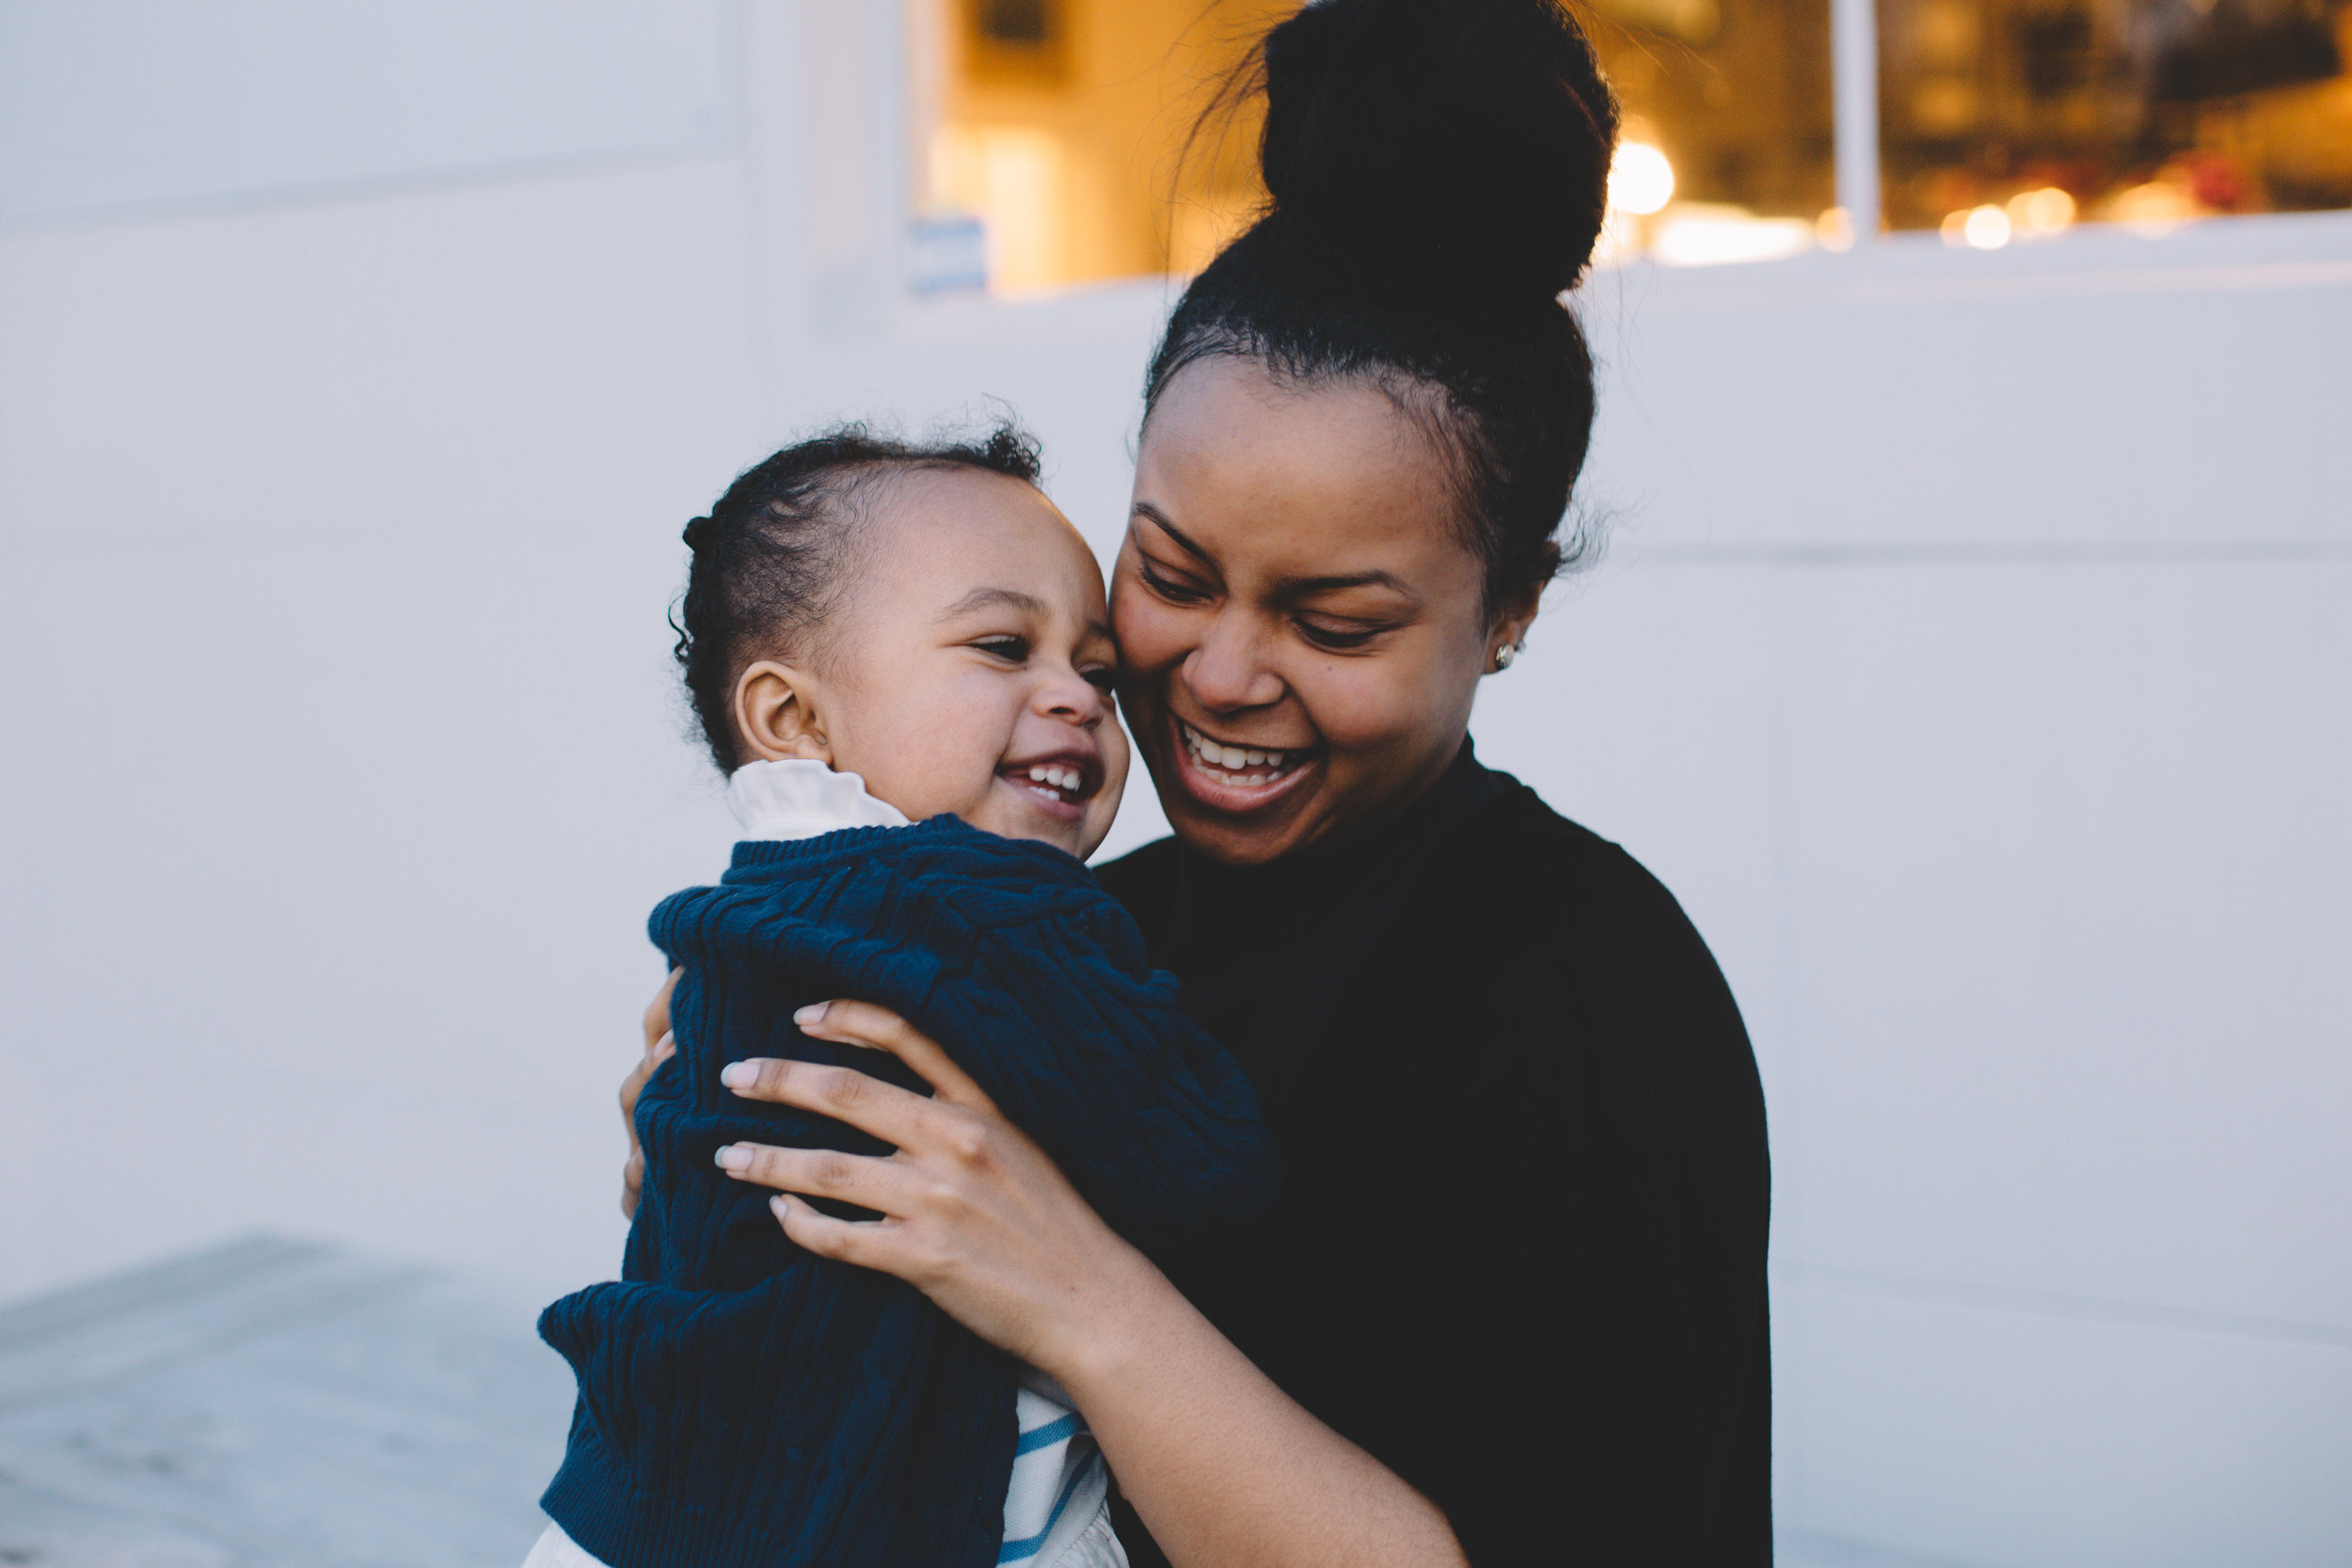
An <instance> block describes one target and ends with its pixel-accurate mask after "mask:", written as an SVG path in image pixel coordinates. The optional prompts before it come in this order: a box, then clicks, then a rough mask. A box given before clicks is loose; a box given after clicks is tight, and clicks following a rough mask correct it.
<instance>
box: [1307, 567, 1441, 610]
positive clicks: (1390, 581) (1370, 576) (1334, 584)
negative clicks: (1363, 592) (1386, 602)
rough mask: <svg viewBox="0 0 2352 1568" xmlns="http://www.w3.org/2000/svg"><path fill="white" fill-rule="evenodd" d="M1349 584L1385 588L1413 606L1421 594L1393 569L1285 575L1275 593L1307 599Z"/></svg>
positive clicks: (1340, 589) (1343, 587)
mask: <svg viewBox="0 0 2352 1568" xmlns="http://www.w3.org/2000/svg"><path fill="white" fill-rule="evenodd" d="M1349 588H1385V589H1387V590H1388V591H1389V592H1390V593H1391V594H1395V595H1396V596H1397V597H1399V598H1401V599H1403V600H1405V601H1406V603H1407V604H1409V605H1411V606H1412V607H1413V608H1414V609H1416V610H1418V609H1420V608H1421V603H1422V598H1421V595H1420V594H1416V593H1415V592H1413V590H1412V589H1411V588H1410V587H1408V586H1406V581H1405V579H1404V578H1400V577H1398V576H1397V575H1396V574H1395V573H1393V572H1380V571H1372V572H1344V573H1341V574H1339V575H1336V576H1332V577H1320V578H1284V579H1283V580H1282V581H1281V582H1280V583H1279V584H1277V585H1276V587H1275V593H1276V594H1277V595H1278V596H1279V597H1281V598H1283V599H1306V598H1312V597H1313V596H1314V595H1315V594H1336V593H1339V592H1341V591H1343V590H1344V589H1349Z"/></svg>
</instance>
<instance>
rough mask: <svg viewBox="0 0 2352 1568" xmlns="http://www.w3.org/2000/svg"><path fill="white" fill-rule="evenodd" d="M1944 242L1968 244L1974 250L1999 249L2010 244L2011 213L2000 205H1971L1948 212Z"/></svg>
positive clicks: (1944, 229)
mask: <svg viewBox="0 0 2352 1568" xmlns="http://www.w3.org/2000/svg"><path fill="white" fill-rule="evenodd" d="M1942 231H1943V235H1944V243H1945V244H1946V245H1967V246H1968V247H1969V248H1971V249H1973V250H1998V249H2000V248H2001V246H2003V245H2007V244H2009V234H2010V227H2009V214H2007V213H2004V212H2003V211H2001V210H2000V209H1999V208H1998V207H1970V208H1967V209H1965V210H1964V211H1962V212H1957V213H1947V214H1945V216H1944V223H1943V230H1942Z"/></svg>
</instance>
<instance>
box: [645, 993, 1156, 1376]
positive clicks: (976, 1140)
mask: <svg viewBox="0 0 2352 1568" xmlns="http://www.w3.org/2000/svg"><path fill="white" fill-rule="evenodd" d="M793 1022H796V1023H798V1024H799V1025H800V1026H801V1029H802V1032H803V1033H804V1034H807V1035H810V1036H813V1037H816V1038H818V1039H826V1040H834V1041H837V1042H840V1043H842V1044H845V1045H857V1046H864V1047H866V1048H868V1049H870V1050H877V1051H886V1052H888V1053H890V1054H892V1055H894V1056H896V1057H898V1059H899V1060H900V1061H902V1062H904V1063H905V1064H906V1065H907V1066H908V1067H910V1068H912V1069H914V1072H915V1075H916V1076H917V1077H920V1078H921V1079H922V1080H923V1081H924V1082H925V1083H927V1084H929V1085H930V1086H931V1089H932V1091H933V1096H932V1098H930V1099H928V1100H927V1099H925V1098H924V1097H923V1096H921V1095H918V1094H913V1093H910V1092H909V1091H907V1090H905V1089H901V1088H899V1087H898V1086H897V1085H891V1084H885V1083H883V1082H882V1081H881V1080H880V1079H877V1078H869V1077H867V1076H866V1074H864V1073H862V1072H858V1071H855V1070H853V1069H849V1068H836V1067H822V1066H818V1065H817V1064H815V1063H811V1062H794V1061H778V1060H771V1059H762V1060H754V1061H745V1062H737V1063H734V1064H733V1065H731V1066H729V1067H728V1068H727V1069H726V1070H725V1071H724V1072H723V1073H721V1074H720V1079H721V1082H723V1083H724V1084H725V1085H727V1086H728V1087H729V1088H731V1089H733V1090H734V1091H735V1092H736V1093H737V1094H739V1095H741V1096H743V1097H744V1098H745V1099H747V1100H763V1101H771V1102H773V1103H775V1104H779V1105H793V1106H798V1107H799V1108H801V1109H802V1110H805V1111H814V1112H817V1113H818V1114H819V1115H821V1116H827V1117H833V1118H834V1119H835V1120H837V1121H843V1122H847V1123H848V1124H849V1125H850V1126H851V1127H854V1128H856V1129H857V1130H858V1131H860V1132H866V1133H870V1134H872V1135H873V1136H874V1137H877V1138H880V1139H882V1141H883V1142H884V1143H887V1144H891V1145H894V1146H896V1148H897V1152H896V1153H893V1154H890V1155H888V1156H885V1157H873V1156H862V1155H852V1154H844V1153H841V1152H840V1151H838V1150H835V1149H829V1148H771V1147H770V1146H767V1145H763V1144H731V1145H729V1146H728V1147H726V1148H723V1149H721V1150H720V1151H719V1164H720V1166H721V1168H722V1169H723V1170H725V1171H726V1173H727V1174H728V1175H730V1176H732V1177H734V1178H736V1179H737V1180H743V1181H753V1182H756V1183H758V1184H760V1185H762V1186H767V1187H775V1188H778V1189H780V1190H781V1192H780V1196H777V1197H775V1198H773V1199H771V1207H772V1208H774V1210H775V1212H776V1217H777V1218H778V1219H779V1220H780V1221H782V1223H783V1225H784V1230H785V1234H786V1235H787V1236H789V1237H791V1238H792V1240H794V1241H795V1242H798V1243H800V1244H801V1245H803V1246H804V1247H806V1248H807V1249H808V1250H809V1251H811V1252H813V1253H816V1254H817V1255H818V1256H819V1257H823V1258H834V1259H840V1260H841V1261H843V1262H846V1263H855V1264H857V1265H859V1266H860V1267H862V1268H869V1269H879V1270H881V1271H882V1273H884V1274H891V1275H897V1276H898V1277H899V1278H900V1279H903V1280H905V1281H907V1282H908V1283H909V1284H911V1285H913V1286H914V1287H915V1288H916V1289H917V1290H919V1291H922V1292H923V1293H924V1294H925V1295H927V1296H929V1297H930V1298H931V1300H932V1301H934V1302H936V1303H938V1305H939V1306H940V1307H941V1308H942V1309H943V1310H945V1311H946V1313H947V1314H948V1315H949V1316H950V1317H953V1318H955V1319H956V1320H958V1321H959V1322H961V1323H963V1324H964V1326H965V1327H967V1328H969V1329H971V1330H972V1331H973V1332H974V1333H976V1334H977V1335H978V1336H980V1338H983V1339H986V1340H988V1341H989V1342H990V1343H991V1344H993V1345H995V1346H997V1347H998V1348H999V1349H1002V1350H1004V1351H1007V1352H1009V1353H1010V1354H1013V1355H1016V1356H1019V1357H1020V1358H1021V1359H1022V1360H1024V1361H1026V1362H1028V1363H1029V1364H1030V1365H1031V1366H1034V1367H1040V1368H1042V1369H1043V1370H1046V1371H1048V1372H1052V1373H1054V1374H1055V1375H1056V1376H1061V1375H1063V1370H1064V1369H1065V1368H1069V1367H1070V1366H1071V1364H1072V1362H1073V1358H1075V1357H1077V1356H1079V1355H1081V1354H1083V1353H1084V1351H1085V1348H1086V1347H1087V1345H1088V1343H1089V1337H1090V1332H1099V1330H1100V1329H1101V1327H1102V1326H1103V1325H1105V1324H1108V1323H1115V1322H1118V1321H1120V1317H1121V1314H1120V1311H1119V1304H1118V1299H1117V1298H1118V1297H1120V1296H1121V1295H1124V1294H1128V1293H1131V1292H1133V1291H1137V1290H1146V1291H1148V1290H1150V1289H1152V1287H1153V1286H1154V1285H1156V1284H1159V1283H1160V1275H1159V1271H1158V1270H1157V1269H1155V1268H1153V1267H1152V1264H1151V1262H1150V1261H1149V1260H1148V1259H1145V1258H1144V1257H1143V1255H1142V1254H1141V1253H1139V1252H1137V1251H1136V1249H1135V1248H1133V1247H1132V1246H1130V1245H1128V1244H1127V1243H1126V1242H1124V1241H1123V1240H1121V1239H1120V1236H1119V1235H1118V1233H1117V1232H1115V1231H1113V1230H1112V1229H1111V1228H1110V1227H1108V1226H1106V1225H1104V1223H1103V1222H1102V1220H1101V1219H1100V1218H1098V1217H1097V1216H1096V1215H1095V1212H1094V1211H1093V1210H1092V1209H1090V1208H1089V1207H1088V1206H1087V1202H1086V1200H1085V1199H1084V1198H1082V1197H1080V1196H1078V1194H1077V1191H1076V1189H1074V1188H1073V1187H1072V1186H1071V1185H1070V1182H1069V1180H1067V1179H1066V1178H1065V1177H1063V1175H1062V1174H1061V1172H1060V1171H1059V1170H1057V1169H1056V1168H1055V1165H1054V1163H1053V1162H1052V1161H1051V1160H1049V1159H1047V1158H1046V1156H1045V1153H1044V1151H1043V1150H1042V1149H1041V1148H1038V1147H1037V1145H1036V1144H1034V1143H1032V1142H1030V1141H1029V1139H1028V1137H1027V1136H1026V1135H1025V1133H1023V1132H1022V1131H1021V1130H1020V1129H1019V1128H1017V1127H1015V1126H1013V1124H1012V1123H1011V1122H1009V1121H1008V1120H1006V1119H1005V1116H1004V1113H1002V1112H1001V1111H999V1110H997V1108H996V1106H995V1104H994V1103H993V1101H990V1099H989V1098H988V1096H987V1095H986V1094H985V1093H984V1092H982V1090H981V1088H980V1086H979V1085H977V1084H976V1083H974V1082H973V1081H972V1079H971V1077H970V1076H969V1075H968V1074H966V1073H965V1072H964V1070H963V1069H961V1068H960V1067H958V1066H956V1064H955V1063H954V1062H953V1061H952V1060H950V1059H949V1058H948V1055H947V1053H946V1052H945V1051H942V1050H941V1049H940V1048H939V1047H938V1046H937V1045H936V1044H934V1043H933V1042H932V1041H931V1040H930V1039H929V1038H927V1037H925V1036H923V1035H922V1034H921V1033H919V1032H918V1031H917V1030H915V1029H914V1026H913V1025H911V1024H909V1023H908V1022H906V1021H905V1020H904V1019H902V1018H900V1017H898V1015H897V1014H896V1013H893V1012H891V1011H890V1010H888V1009H887V1008H884V1007H878V1006H874V1005H873V1004H871V1003H866V1002H828V1003H819V1004H818V1005H817V1006H811V1007H803V1009H802V1010H801V1011H800V1013H798V1014H797V1015H795V1017H794V1020H793ZM648 1026H649V1027H650V1020H649V1022H648ZM794 1194H798V1195H802V1196H816V1197H829V1198H838V1199H841V1200H843V1201H845V1202H849V1203H854V1204H858V1205H861V1206H862V1207H865V1208H867V1209H873V1210H878V1211H880V1212H881V1213H882V1216H883V1217H882V1218H881V1219H879V1220H866V1221H855V1220H841V1219H835V1218H834V1217H832V1216H831V1215H828V1214H823V1213H820V1212H818V1211H817V1210H816V1209H813V1208H811V1207H810V1206H809V1205H808V1204H807V1203H805V1202H801V1201H798V1200H797V1199H796V1198H795V1197H794V1196H789V1195H794Z"/></svg>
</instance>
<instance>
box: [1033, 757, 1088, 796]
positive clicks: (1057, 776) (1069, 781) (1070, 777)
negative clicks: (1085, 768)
mask: <svg viewBox="0 0 2352 1568" xmlns="http://www.w3.org/2000/svg"><path fill="white" fill-rule="evenodd" d="M1029 778H1030V780H1031V782H1033V783H1036V784H1043V785H1045V787H1046V788H1048V789H1057V790H1059V791H1061V792H1062V793H1063V794H1064V795H1075V794H1077V793H1078V786H1079V785H1080V784H1083V783H1085V775H1084V774H1082V773H1080V772H1079V771H1078V770H1077V769H1076V768H1064V767H1062V766H1061V765H1060V764H1059V763H1054V762H1041V763H1039V764H1038V765H1037V766H1036V767H1034V768H1030V769H1029Z"/></svg>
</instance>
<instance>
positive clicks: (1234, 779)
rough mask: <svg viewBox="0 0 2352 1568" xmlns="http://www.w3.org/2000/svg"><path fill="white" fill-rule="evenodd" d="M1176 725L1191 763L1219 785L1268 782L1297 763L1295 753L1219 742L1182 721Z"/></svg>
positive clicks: (1244, 785) (1297, 755) (1246, 784)
mask: <svg viewBox="0 0 2352 1568" xmlns="http://www.w3.org/2000/svg"><path fill="white" fill-rule="evenodd" d="M1177 728H1178V729H1180V730H1182V731H1183V732H1184V750H1185V751H1187V752H1191V753H1192V760H1193V764H1194V766H1196V767H1198V768H1200V770H1201V771H1202V772H1203V773H1206V774H1208V775H1209V777H1211V778H1213V779H1215V780H1216V782H1217V783H1219V784H1238V785H1240V786H1241V787H1242V788H1244V789H1248V788H1251V787H1253V786H1255V785H1258V784H1272V783H1273V782H1274V781H1275V780H1277V779H1279V778H1280V777H1281V776H1282V775H1283V774H1285V773H1287V772H1289V771H1290V770H1291V769H1292V768H1295V767H1296V766H1298V758H1299V753H1297V752H1259V751H1250V750H1248V749H1247V748H1245V747H1241V746H1226V745H1221V744H1219V743H1218V742H1216V741H1214V740H1211V739H1210V738H1209V737H1208V736H1205V735H1202V734H1201V733H1200V731H1199V730H1196V729H1194V728H1193V727H1192V726H1191V725H1190V724H1186V723H1184V722H1183V721H1178V723H1177Z"/></svg>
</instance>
